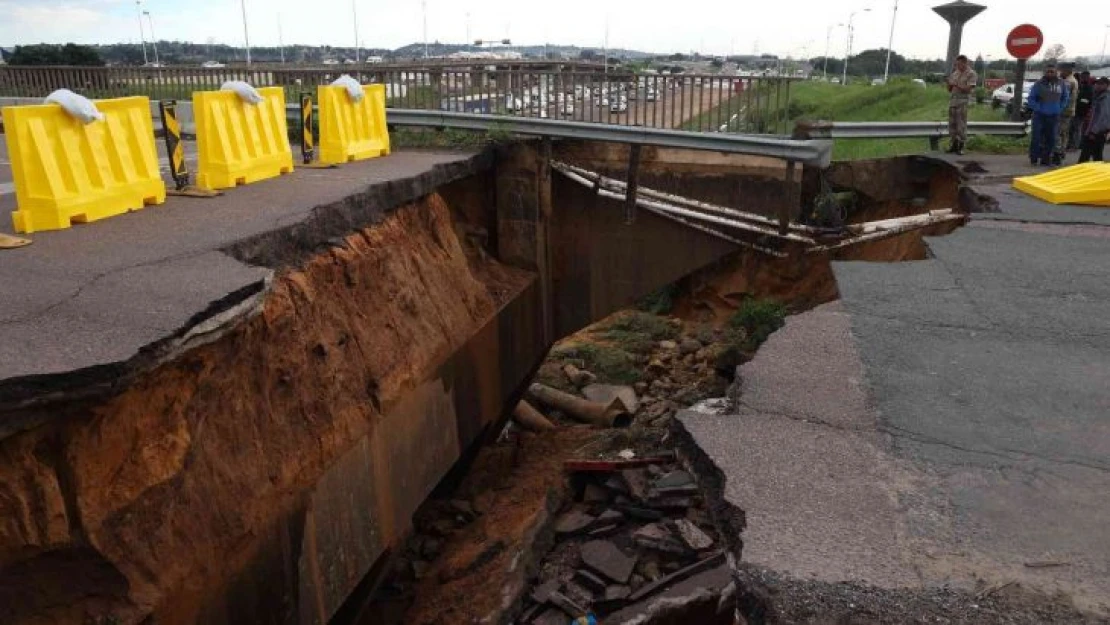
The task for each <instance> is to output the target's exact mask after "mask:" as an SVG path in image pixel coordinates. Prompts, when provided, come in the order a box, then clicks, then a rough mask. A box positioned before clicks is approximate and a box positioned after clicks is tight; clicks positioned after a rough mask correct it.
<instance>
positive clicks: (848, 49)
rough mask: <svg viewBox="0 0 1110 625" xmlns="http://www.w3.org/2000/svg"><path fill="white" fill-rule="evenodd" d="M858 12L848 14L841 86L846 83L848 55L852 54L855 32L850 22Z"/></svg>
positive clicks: (863, 10)
mask: <svg viewBox="0 0 1110 625" xmlns="http://www.w3.org/2000/svg"><path fill="white" fill-rule="evenodd" d="M870 10H871V9H870V8H866V9H862V12H863V13H867V12H868V11H870ZM859 12H860V11H852V12H851V13H850V14H849V15H848V44H847V46H845V50H844V77H843V78H841V79H840V85H841V86H844V85H847V84H848V57H850V56H852V39H853V37H854V35H855V32H856V31H855V27H854V26H853V25H852V23H853V22H854V21H855V19H856V13H859Z"/></svg>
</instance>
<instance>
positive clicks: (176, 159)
mask: <svg viewBox="0 0 1110 625" xmlns="http://www.w3.org/2000/svg"><path fill="white" fill-rule="evenodd" d="M158 114H159V116H160V117H161V118H162V130H163V133H164V134H165V139H166V157H167V158H168V159H169V162H170V177H171V178H173V184H174V187H176V188H177V190H178V191H184V190H185V188H186V187H188V186H189V168H188V167H187V166H186V165H185V147H184V146H182V145H181V122H179V121H178V120H177V100H159V101H158Z"/></svg>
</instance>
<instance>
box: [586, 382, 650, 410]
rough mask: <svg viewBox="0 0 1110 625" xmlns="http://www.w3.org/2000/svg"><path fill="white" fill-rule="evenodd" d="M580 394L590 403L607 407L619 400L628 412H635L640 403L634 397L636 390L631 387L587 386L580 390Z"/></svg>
mask: <svg viewBox="0 0 1110 625" xmlns="http://www.w3.org/2000/svg"><path fill="white" fill-rule="evenodd" d="M582 394H583V395H585V396H586V399H589V400H590V401H596V402H599V403H602V404H605V405H607V406H608V405H609V403H610V402H612V401H613V400H614V399H619V400H621V403H622V404H624V407H625V408H627V409H628V412H636V409H637V408H639V406H640V401H639V399H638V398H637V397H636V390H635V389H633V388H632V387H631V386H624V385H618V384H588V385H586V386H585V387H584V388H583V389H582Z"/></svg>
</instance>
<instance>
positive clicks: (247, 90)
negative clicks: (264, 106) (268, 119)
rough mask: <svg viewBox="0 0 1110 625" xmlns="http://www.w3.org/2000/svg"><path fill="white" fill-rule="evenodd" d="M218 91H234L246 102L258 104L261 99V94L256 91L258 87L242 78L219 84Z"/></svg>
mask: <svg viewBox="0 0 1110 625" xmlns="http://www.w3.org/2000/svg"><path fill="white" fill-rule="evenodd" d="M220 91H234V92H235V93H236V94H238V96H239V99H240V100H242V101H243V102H246V103H247V104H259V103H261V102H262V100H263V97H262V94H260V93H258V89H255V88H254V87H252V86H250V85H249V84H247V83H245V82H243V81H242V80H229V81H227V82H225V83H224V84H222V85H220Z"/></svg>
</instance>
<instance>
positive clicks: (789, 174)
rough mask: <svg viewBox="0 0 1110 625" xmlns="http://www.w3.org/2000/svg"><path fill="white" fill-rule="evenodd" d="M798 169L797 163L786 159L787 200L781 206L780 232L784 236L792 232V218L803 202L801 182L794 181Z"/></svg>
mask: <svg viewBox="0 0 1110 625" xmlns="http://www.w3.org/2000/svg"><path fill="white" fill-rule="evenodd" d="M797 169H798V167H797V163H795V162H794V161H786V201H785V202H783V204H782V205H781V206H780V207H779V234H781V235H782V236H786V235H787V234H788V233H789V232H790V220H791V218H792V216H793V214H794V212H795V211H797V210H798V205H799V204H800V203H801V198H800V195H801V193H800V191H801V182H794V174H795V172H796V171H797Z"/></svg>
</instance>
